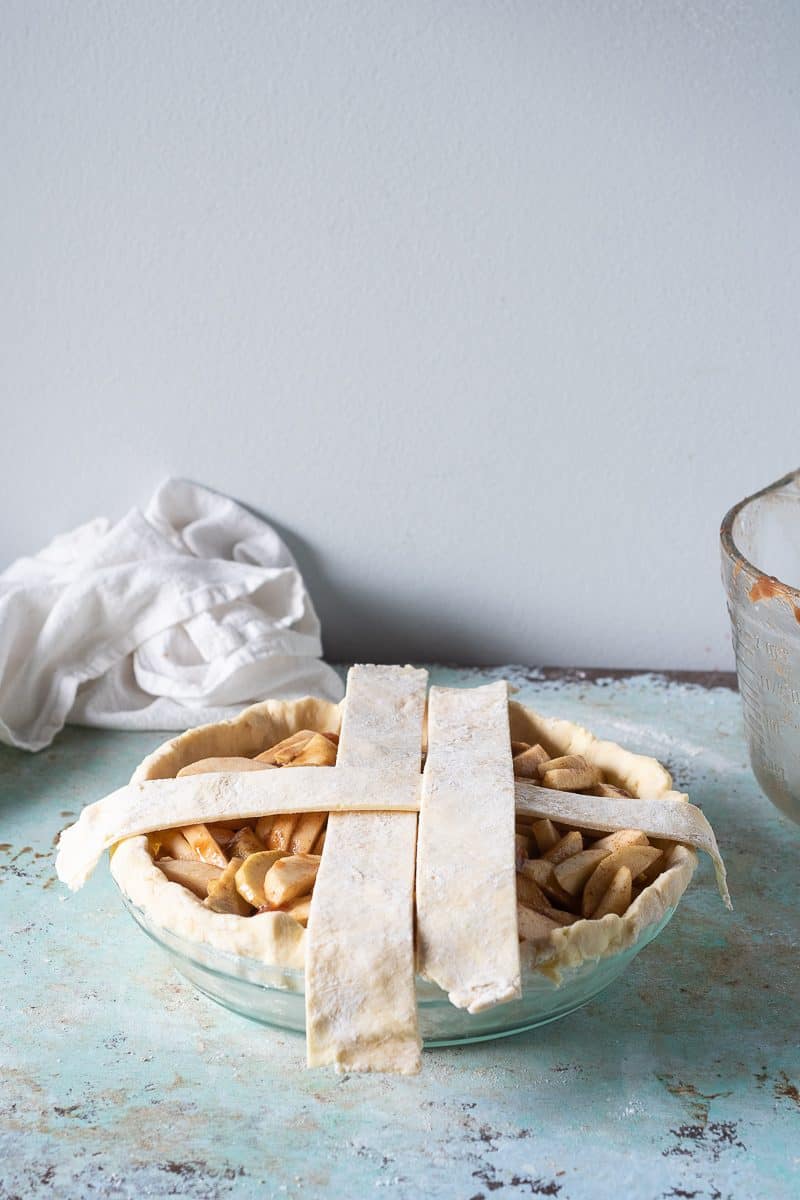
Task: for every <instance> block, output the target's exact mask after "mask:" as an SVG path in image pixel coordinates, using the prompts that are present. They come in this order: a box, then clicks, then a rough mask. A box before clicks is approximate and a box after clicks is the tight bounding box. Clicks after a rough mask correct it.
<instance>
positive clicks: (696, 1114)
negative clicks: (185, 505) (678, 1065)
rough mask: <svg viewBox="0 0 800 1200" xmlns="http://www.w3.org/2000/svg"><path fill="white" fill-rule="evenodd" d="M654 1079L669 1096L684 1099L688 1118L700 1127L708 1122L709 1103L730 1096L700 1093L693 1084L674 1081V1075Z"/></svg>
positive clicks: (680, 1080) (727, 1094)
mask: <svg viewBox="0 0 800 1200" xmlns="http://www.w3.org/2000/svg"><path fill="white" fill-rule="evenodd" d="M656 1079H658V1080H659V1082H660V1083H663V1084H664V1087H665V1088H666V1089H667V1091H668V1092H669V1093H670V1095H671V1096H680V1097H681V1099H685V1102H686V1106H687V1108H688V1109H689V1114H690V1116H691V1117H693V1118H694V1120H695V1121H697V1122H698V1123H699V1124H701V1125H706V1124H707V1122H708V1113H709V1109H710V1107H711V1101H712V1100H718V1099H719V1098H720V1097H721V1096H730V1094H731V1093H730V1092H701V1091H699V1090H698V1089H697V1088H696V1087H695V1086H694V1084H693V1083H686V1082H685V1081H684V1080H683V1079H675V1077H674V1075H656Z"/></svg>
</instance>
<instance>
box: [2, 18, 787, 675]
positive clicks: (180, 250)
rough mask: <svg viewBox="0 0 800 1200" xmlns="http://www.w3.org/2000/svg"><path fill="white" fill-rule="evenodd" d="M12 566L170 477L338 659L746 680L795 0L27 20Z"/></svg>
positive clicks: (10, 176) (769, 409) (15, 160)
mask: <svg viewBox="0 0 800 1200" xmlns="http://www.w3.org/2000/svg"><path fill="white" fill-rule="evenodd" d="M0 23H1V26H2V28H1V30H0V32H2V46H1V48H0V56H1V57H0V116H1V118H2V139H3V143H2V162H3V176H4V178H3V181H2V186H1V187H0V204H1V205H2V211H1V214H0V215H1V217H2V231H1V232H0V237H1V238H2V242H1V243H0V252H1V253H2V268H1V269H2V280H3V286H2V296H1V297H0V339H2V367H1V369H0V389H2V391H1V393H0V394H1V396H2V428H3V455H2V472H0V499H1V500H2V503H1V504H0V559H2V560H3V561H7V560H9V559H11V558H12V557H14V556H16V555H18V554H20V553H22V552H23V551H26V550H30V549H33V548H35V547H37V546H38V545H40V544H42V543H43V542H44V541H45V540H47V539H48V538H49V537H50V536H51V535H52V534H53V533H55V532H56V531H58V530H61V529H64V528H67V527H69V526H70V525H72V524H76V523H78V522H80V521H82V520H84V519H86V518H88V517H89V516H90V515H93V514H95V513H98V512H102V513H107V514H108V515H112V516H113V515H119V514H121V513H122V512H123V511H124V510H125V509H126V508H127V507H129V506H130V505H132V504H134V503H137V502H143V501H144V500H145V499H146V498H147V496H148V495H149V493H150V491H151V490H152V488H153V487H154V486H155V485H156V483H157V482H158V481H159V480H160V479H161V478H162V477H163V476H165V475H167V474H169V473H173V474H181V475H185V476H188V477H191V478H195V479H197V480H200V481H203V482H206V483H208V484H210V485H212V486H214V487H216V488H219V489H221V490H224V491H227V492H230V493H231V494H233V495H234V496H236V497H238V498H239V499H241V500H243V501H245V502H246V503H248V504H250V505H251V506H253V507H255V508H257V509H258V510H260V511H261V512H263V513H265V514H267V515H268V516H269V517H271V518H272V519H273V520H274V521H275V522H276V523H277V524H278V525H279V527H281V528H282V529H283V530H284V531H288V533H289V540H290V542H291V544H292V545H293V547H294V549H295V551H296V552H297V554H298V557H299V560H300V563H301V566H303V567H304V569H305V570H306V572H307V576H308V579H309V582H310V584H311V586H312V590H313V592H314V595H315V598H316V600H317V605H318V608H319V609H320V612H321V615H322V618H323V623H324V630H325V632H326V635H327V636H326V644H327V649H328V653H329V654H330V656H332V657H338V658H341V657H347V656H357V657H361V658H370V657H377V658H384V659H395V658H400V659H404V658H416V659H422V658H437V659H451V660H462V661H468V662H480V663H486V662H502V661H524V662H530V663H537V662H538V663H553V664H567V663H578V664H584V665H592V664H603V665H618V666H631V665H652V666H683V667H719V666H727V665H728V664H729V663H730V651H729V645H728V633H727V628H726V618H725V611H724V603H723V598H722V594H721V588H720V585H719V572H718V553H717V528H718V524H719V519H720V517H721V516H722V514H723V512H724V510H725V509H726V508H727V507H728V506H729V505H730V504H731V503H732V502H733V501H735V500H736V499H738V498H739V497H741V496H742V495H744V494H745V493H747V492H748V491H752V490H754V489H755V488H756V487H757V486H759V485H761V484H764V483H766V482H768V481H770V480H771V479H773V478H775V477H777V476H778V475H780V474H783V473H784V472H785V471H787V470H788V469H790V468H791V467H793V466H797V465H798V464H799V463H800V442H799V441H798V433H800V419H799V417H800V408H799V407H798V391H799V385H800V336H798V335H799V334H800V329H799V328H798V311H799V302H800V237H799V236H798V204H799V203H800V193H799V192H798V185H800V68H799V65H798V64H800V5H798V4H797V3H795V2H794V0H786V2H785V3H781V2H779V0H771V2H770V0H750V2H748V0H693V2H689V0H672V2H670V3H666V2H658V0H593V2H583V3H581V2H577V0H576V2H563V0H547V2H543V0H531V2H527V3H525V2H522V0H520V2H518V3H509V2H505V3H504V2H501V0H493V2H489V0H486V2H484V3H474V2H466V3H465V2H463V0H462V2H456V0H447V2H445V0H440V2H438V3H437V2H436V0H403V3H399V4H398V3H396V2H394V0H387V2H385V3H378V2H367V0H361V2H359V0H339V2H332V3H331V2H328V0H317V2H316V3H306V2H300V0H291V2H290V0H286V2H283V3H276V2H270V0H252V2H249V0H195V2H189V0H181V2H178V3H175V2H169V0H136V2H135V3H123V2H122V0H120V2H118V3H101V2H96V3H91V2H89V0H69V2H67V0H2V3H0Z"/></svg>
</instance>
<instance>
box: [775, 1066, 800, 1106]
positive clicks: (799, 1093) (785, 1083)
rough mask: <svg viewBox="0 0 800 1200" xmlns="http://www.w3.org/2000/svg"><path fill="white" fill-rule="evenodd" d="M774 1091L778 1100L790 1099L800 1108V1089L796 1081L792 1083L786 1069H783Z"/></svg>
mask: <svg viewBox="0 0 800 1200" xmlns="http://www.w3.org/2000/svg"><path fill="white" fill-rule="evenodd" d="M772 1091H773V1094H774V1096H775V1099H776V1100H790V1101H791V1102H792V1103H793V1104H796V1105H797V1107H798V1108H800V1089H798V1087H797V1084H796V1083H792V1081H791V1079H790V1078H789V1076H788V1075H787V1074H786V1072H785V1071H781V1073H780V1078H779V1079H777V1080H776V1081H775V1085H774V1087H773V1089H772Z"/></svg>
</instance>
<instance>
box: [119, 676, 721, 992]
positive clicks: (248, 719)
mask: <svg viewBox="0 0 800 1200" xmlns="http://www.w3.org/2000/svg"><path fill="white" fill-rule="evenodd" d="M508 710H509V725H510V733H511V738H512V739H514V740H515V741H520V742H528V743H531V744H536V743H540V744H541V745H543V746H544V747H545V748H546V749H547V750H549V751H550V752H551V753H552V755H553V756H554V757H555V756H557V755H570V754H579V755H582V756H583V757H584V758H585V759H586V760H587V761H588V762H589V763H591V764H592V765H594V766H596V767H598V768H599V769H600V770H601V771H602V772H603V775H604V777H605V778H606V780H608V781H609V782H611V783H614V784H616V785H618V786H620V787H623V788H625V789H627V791H629V792H630V793H631V794H632V795H633V796H635V797H636V796H638V797H642V798H644V799H647V800H648V801H657V800H667V801H678V802H684V803H685V802H687V801H688V797H687V796H686V795H684V794H683V793H680V792H676V791H673V790H672V779H671V777H670V775H669V772H668V771H666V769H665V768H664V767H662V766H661V765H660V763H658V762H657V761H656V760H655V759H653V758H648V757H646V756H643V755H639V754H634V753H632V752H631V751H628V750H625V749H624V748H623V747H621V746H619V745H617V744H615V743H614V742H609V741H601V740H599V739H597V738H595V737H594V736H593V735H592V734H591V733H589V731H588V730H586V729H584V728H582V727H581V726H579V725H576V724H573V723H572V722H570V721H565V720H557V719H553V718H549V717H544V716H542V715H541V714H539V713H537V712H536V711H535V710H534V709H531V708H527V707H524V706H523V705H521V704H518V703H516V702H515V701H511V702H509V706H508ZM340 724H341V706H340V705H338V704H333V703H331V702H329V701H326V700H318V699H315V698H306V699H303V700H294V701H279V700H266V701H263V702H261V703H259V704H255V705H252V706H251V707H250V708H248V709H245V710H244V712H242V713H241V714H240V715H239V716H238V717H236V718H234V719H233V720H231V721H225V722H221V723H217V724H212V725H205V726H200V727H199V728H195V729H191V730H188V731H187V732H186V733H183V734H180V735H179V736H178V737H174V738H171V739H170V740H169V741H167V742H165V743H164V744H163V745H162V746H160V747H159V748H158V749H156V750H155V751H154V752H153V753H152V754H150V755H149V756H148V757H147V758H146V759H145V760H144V761H143V762H142V763H141V764H140V766H139V767H138V768H137V770H136V771H135V772H134V775H133V777H132V780H131V782H139V781H142V780H147V779H168V778H171V777H174V776H175V775H177V773H178V771H179V770H180V769H181V768H182V767H184V766H188V765H189V764H190V763H193V762H196V761H197V760H199V759H203V758H214V757H229V756H243V757H248V758H252V757H254V756H255V755H257V754H259V753H260V752H261V751H262V750H264V749H265V748H266V747H269V746H271V745H273V744H275V743H276V742H278V741H280V740H282V739H283V738H286V737H288V736H289V735H290V734H292V733H294V732H296V731H298V730H300V729H315V730H318V731H320V732H330V733H338V732H339V729H340ZM330 769H331V770H335V769H336V768H330ZM587 799H589V798H588V797H587ZM597 803H598V805H600V804H601V803H602V801H600V800H598V802H597ZM696 866H697V854H696V852H695V851H694V850H693V849H691V848H690V847H688V846H685V845H680V844H676V845H674V846H672V847H671V849H669V850H668V851H667V854H666V861H665V864H664V867H663V869H662V871H661V873H660V874H659V875H658V876H657V878H656V879H655V881H654V882H653V883H651V884H649V885H648V886H647V887H645V888H644V889H643V890H642V892H641V893H640V894H639V896H638V897H637V898H636V899H635V900H634V901H633V903H632V904H631V905H630V907H629V908H628V909H627V911H626V912H625V914H624V915H623V916H622V917H619V916H616V915H615V914H613V913H609V914H608V915H607V916H605V917H603V918H602V919H601V920H578V921H576V922H575V923H574V924H572V925H568V926H564V927H563V928H559V929H556V930H553V931H552V933H551V934H550V936H549V938H547V939H546V940H543V941H537V942H535V943H534V942H523V943H522V944H521V946H520V955H521V961H522V965H523V967H526V968H528V969H532V968H535V969H537V970H540V971H543V972H545V973H547V974H548V975H550V976H551V977H553V978H554V979H556V980H558V978H559V973H560V970H561V969H562V968H565V967H575V966H578V965H579V964H580V963H581V962H583V961H584V960H586V959H599V958H603V957H606V956H608V955H611V954H616V953H618V952H619V951H621V950H624V949H627V948H628V947H630V946H632V945H634V944H635V943H636V941H637V940H638V939H639V937H640V935H641V933H642V931H643V930H644V929H645V928H647V927H649V926H653V925H655V924H657V923H658V922H660V921H661V920H662V918H663V917H664V916H665V915H666V914H667V913H668V912H669V911H671V910H672V909H673V908H674V907H675V906H676V905H677V903H678V901H679V900H680V898H681V896H682V895H683V892H684V891H685V890H686V887H687V886H688V883H689V881H690V879H691V877H692V874H693V872H694V870H695V867H696ZM111 872H112V875H113V876H114V878H115V880H116V882H117V884H118V885H119V887H120V889H121V890H122V892H123V893H124V894H125V895H126V896H127V897H128V899H129V900H130V901H131V902H132V903H133V904H135V905H136V906H138V907H139V908H140V909H142V910H143V911H144V912H145V914H146V915H147V917H148V918H149V920H150V921H152V922H153V923H154V924H156V925H159V926H161V927H162V928H164V929H167V930H170V931H171V932H172V933H174V934H176V935H178V936H179V937H180V938H182V939H185V940H187V941H190V942H199V943H202V944H205V945H208V946H212V947H214V948H216V949H218V950H221V951H224V952H227V953H228V954H231V955H239V956H242V957H243V958H255V959H258V960H259V961H260V962H262V963H265V964H267V965H273V966H276V967H284V968H287V969H294V970H297V971H302V970H303V967H304V962H305V944H306V936H307V935H306V930H305V929H303V928H302V926H300V925H299V924H298V923H297V922H296V921H294V919H293V918H292V917H290V916H289V915H288V914H286V913H281V912H274V913H260V914H259V915H258V916H257V917H255V918H254V917H240V916H236V915H228V914H221V913H215V912H212V911H210V910H209V909H208V908H206V907H204V905H203V903H202V902H201V901H200V900H199V899H198V898H197V897H196V896H194V895H192V894H191V893H190V892H189V891H187V890H186V889H185V888H183V887H182V886H181V885H179V884H176V883H171V882H170V881H169V880H168V879H167V878H166V876H165V875H164V873H163V871H161V869H160V868H159V867H158V866H156V865H155V864H154V863H153V861H152V859H151V857H150V854H149V852H148V839H147V838H146V837H132V838H127V839H125V840H124V841H122V842H120V843H118V844H117V846H116V847H114V849H113V851H112V855H111Z"/></svg>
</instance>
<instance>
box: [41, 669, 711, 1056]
mask: <svg viewBox="0 0 800 1200" xmlns="http://www.w3.org/2000/svg"><path fill="white" fill-rule="evenodd" d="M106 847H111V848H112V859H111V870H112V873H113V875H114V877H115V879H116V880H117V883H118V884H119V885H120V887H121V888H122V890H123V892H124V893H125V894H126V896H127V897H128V898H129V899H130V900H131V901H132V902H133V903H134V904H136V905H138V906H139V907H140V908H141V909H143V910H144V911H145V912H146V913H147V914H148V916H149V917H150V918H151V919H153V920H155V921H156V922H157V923H158V924H160V925H161V926H162V927H164V928H166V929H170V930H172V931H173V932H175V933H176V934H178V935H179V936H181V937H183V938H186V939H189V940H190V941H197V942H203V943H207V944H210V945H212V946H215V947H217V948H219V949H222V950H227V951H230V952H232V953H235V954H237V955H242V956H245V957H252V958H257V959H259V960H260V961H262V962H265V963H269V964H274V965H276V966H285V967H294V968H304V969H305V973H306V983H305V993H306V1033H307V1044H308V1061H309V1065H321V1064H326V1063H331V1064H333V1065H335V1066H336V1067H337V1069H341V1070H394V1071H401V1072H413V1071H415V1070H418V1068H419V1052H420V1041H419V1035H418V1032H417V1014H416V999H415V992H414V976H415V972H417V973H419V974H420V975H421V976H422V977H423V978H426V979H429V980H432V981H433V982H435V983H436V984H438V985H439V986H440V987H442V988H443V989H444V990H445V991H446V992H447V993H448V996H449V998H450V1000H451V1002H452V1003H453V1004H455V1005H457V1006H458V1007H460V1008H465V1009H467V1010H468V1011H470V1012H480V1011H482V1010H483V1009H485V1008H488V1007H490V1006H492V1005H495V1004H499V1003H503V1002H505V1001H508V1000H513V999H515V998H517V997H519V995H520V987H521V983H520V979H521V962H522V963H523V964H524V965H525V966H526V967H535V968H536V969H538V970H541V971H543V972H547V973H549V974H550V975H551V976H553V977H554V978H557V977H558V972H559V970H561V969H563V968H565V967H567V966H575V965H576V964H579V963H581V962H582V961H584V960H585V959H597V958H602V957H604V956H606V955H609V954H613V953H616V952H618V951H620V950H622V949H624V948H625V947H627V946H630V945H632V944H633V943H634V942H635V941H636V939H637V937H638V936H639V934H640V932H641V930H642V929H643V928H644V927H645V926H648V925H650V924H652V923H654V922H656V921H658V920H659V919H660V918H661V917H662V916H663V915H664V913H666V912H667V910H668V909H670V908H671V907H674V905H675V904H676V903H677V901H678V899H679V898H680V896H681V895H682V893H683V891H684V890H685V888H686V886H687V885H688V882H689V880H690V878H691V875H692V873H693V871H694V869H695V866H696V862H697V857H696V852H695V849H696V848H700V849H703V850H706V851H707V852H708V853H709V854H711V856H712V858H713V859H714V863H715V867H716V869H717V873H718V881H719V884H720V889H721V891H722V893H723V896H724V897H725V898H726V899H727V891H726V888H725V880H724V868H723V867H722V863H721V859H720V858H719V853H718V851H717V847H716V842H715V840H714V835H713V832H712V831H711V829H710V826H709V825H708V823H707V822H706V820H705V818H704V817H703V816H702V814H701V813H700V812H699V810H697V809H696V808H694V807H693V806H692V805H690V804H689V803H688V797H686V796H685V795H682V794H680V793H677V792H674V791H673V790H672V781H671V779H670V776H669V774H668V772H667V771H666V770H665V769H664V768H663V767H662V766H661V765H660V764H659V763H657V762H656V761H655V760H654V759H651V758H646V757H643V756H641V755H636V754H632V753H630V752H629V751H627V750H624V749H623V748H622V747H620V746H617V745H615V744H613V743H611V742H605V741H599V740H597V739H596V738H594V737H593V736H592V735H591V734H590V733H588V732H587V731H586V730H584V729H582V728H580V727H579V726H577V725H574V724H572V723H570V722H568V721H559V720H553V719H550V718H546V717H542V716H540V715H539V714H538V713H536V712H534V711H533V710H532V709H529V708H525V707H523V706H522V705H520V704H517V703H515V702H514V701H509V700H508V694H507V688H506V685H505V683H502V682H500V683H494V684H490V685H487V686H484V687H479V688H467V689H448V688H438V687H432V688H431V689H430V692H428V691H427V673H426V672H425V671H421V670H417V669H415V668H410V667H354V668H352V669H351V671H350V674H349V677H348V688H347V695H346V697H345V699H344V701H342V704H341V705H335V704H331V703H329V702H327V701H322V700H315V699H306V700H301V701H291V702H290V701H286V702H281V701H265V702H263V703H261V704H257V705H254V706H253V707H251V708H249V709H247V710H245V711H244V712H243V713H242V714H241V715H240V716H239V717H238V718H237V719H236V720H234V721H230V722H225V723H222V724H217V725H209V726H204V727H201V728H198V729H193V730H190V731H188V732H187V733H184V734H182V735H181V736H179V737H177V738H173V739H172V740H170V741H169V742H167V743H165V744H164V745H163V746H161V747H160V748H159V749H158V750H156V751H155V752H154V753H153V754H151V755H150V756H149V757H148V758H147V759H145V761H144V762H143V763H142V764H141V766H140V767H139V768H138V769H137V771H136V772H135V774H134V776H133V779H132V780H131V783H130V784H129V785H128V786H127V787H125V788H122V789H119V791H118V792H116V793H112V795H111V796H110V797H106V798H105V799H104V800H102V801H99V802H98V803H97V804H94V805H90V806H89V807H87V808H86V809H85V810H84V812H83V813H82V814H81V817H80V820H79V821H78V822H77V823H76V824H75V825H74V826H72V827H71V828H70V829H69V830H67V831H65V833H64V834H63V835H62V840H61V843H60V850H59V858H58V870H59V875H60V876H61V877H62V878H63V879H65V880H66V881H67V882H68V883H69V884H70V886H72V887H77V886H80V885H81V883H82V882H83V881H84V880H85V878H86V877H87V876H88V874H89V872H90V871H91V870H92V868H93V866H94V865H95V863H96V861H97V859H98V858H99V856H100V854H101V853H102V851H103V849H105V848H106Z"/></svg>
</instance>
